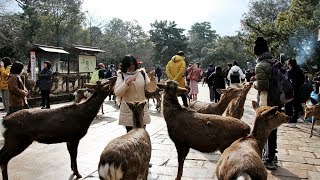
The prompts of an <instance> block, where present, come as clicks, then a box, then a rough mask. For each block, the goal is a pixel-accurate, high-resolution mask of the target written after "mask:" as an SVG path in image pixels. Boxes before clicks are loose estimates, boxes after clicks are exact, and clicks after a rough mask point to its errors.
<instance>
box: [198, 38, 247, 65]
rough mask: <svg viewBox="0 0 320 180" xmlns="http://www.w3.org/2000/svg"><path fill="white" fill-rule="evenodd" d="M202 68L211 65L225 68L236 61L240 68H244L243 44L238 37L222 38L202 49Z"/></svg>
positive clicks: (245, 58) (244, 54) (245, 57)
mask: <svg viewBox="0 0 320 180" xmlns="http://www.w3.org/2000/svg"><path fill="white" fill-rule="evenodd" d="M201 54H202V56H203V61H202V64H203V66H205V67H206V66H208V65H209V64H210V63H213V64H214V65H215V66H218V65H219V66H222V67H224V66H226V65H227V63H231V62H232V61H233V60H237V61H238V62H239V64H240V66H241V67H245V66H246V62H247V61H248V60H247V56H246V52H245V47H244V44H243V43H242V42H241V40H240V38H239V36H224V37H220V38H218V39H217V40H216V41H213V42H211V43H209V44H208V45H207V46H206V47H204V48H202V51H201Z"/></svg>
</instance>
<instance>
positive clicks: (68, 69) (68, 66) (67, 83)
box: [66, 54, 70, 92]
mask: <svg viewBox="0 0 320 180" xmlns="http://www.w3.org/2000/svg"><path fill="white" fill-rule="evenodd" d="M67 62H68V63H67V64H68V65H67V81H66V91H67V92H69V74H70V55H69V54H68V55H67Z"/></svg>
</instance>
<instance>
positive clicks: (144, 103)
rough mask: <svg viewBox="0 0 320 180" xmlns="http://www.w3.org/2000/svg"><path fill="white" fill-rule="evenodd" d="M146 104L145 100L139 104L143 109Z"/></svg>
mask: <svg viewBox="0 0 320 180" xmlns="http://www.w3.org/2000/svg"><path fill="white" fill-rule="evenodd" d="M145 105H146V102H145V101H144V102H141V103H139V106H140V107H141V109H143V108H144V106H145Z"/></svg>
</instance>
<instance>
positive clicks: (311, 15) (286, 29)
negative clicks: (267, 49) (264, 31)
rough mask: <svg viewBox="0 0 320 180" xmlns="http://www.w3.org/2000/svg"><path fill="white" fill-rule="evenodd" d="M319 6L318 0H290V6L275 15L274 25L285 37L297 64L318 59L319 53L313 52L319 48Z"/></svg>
mask: <svg viewBox="0 0 320 180" xmlns="http://www.w3.org/2000/svg"><path fill="white" fill-rule="evenodd" d="M319 8H320V5H319V0H299V1H298V0H292V2H291V5H290V8H289V9H288V10H287V11H284V12H281V13H280V14H279V15H278V17H277V20H276V27H277V29H278V30H279V32H280V33H282V34H283V35H284V36H285V37H286V39H287V42H288V45H289V46H290V48H291V49H292V50H293V53H292V55H294V56H296V57H297V58H296V59H297V61H298V63H299V64H304V63H307V62H308V61H311V60H313V59H315V60H319V55H318V54H316V53H315V52H316V51H317V49H318V50H319V48H317V46H316V44H317V29H318V26H319V24H320V17H319V16H320V10H319ZM315 62H318V61H315ZM318 65H320V63H318ZM310 69H311V68H310Z"/></svg>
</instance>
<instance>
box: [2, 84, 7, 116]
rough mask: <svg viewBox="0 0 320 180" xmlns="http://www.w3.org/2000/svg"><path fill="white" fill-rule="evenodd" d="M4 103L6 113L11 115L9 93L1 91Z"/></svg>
mask: <svg viewBox="0 0 320 180" xmlns="http://www.w3.org/2000/svg"><path fill="white" fill-rule="evenodd" d="M1 95H2V103H3V106H4V110H5V112H6V113H9V91H8V90H5V89H1Z"/></svg>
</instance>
